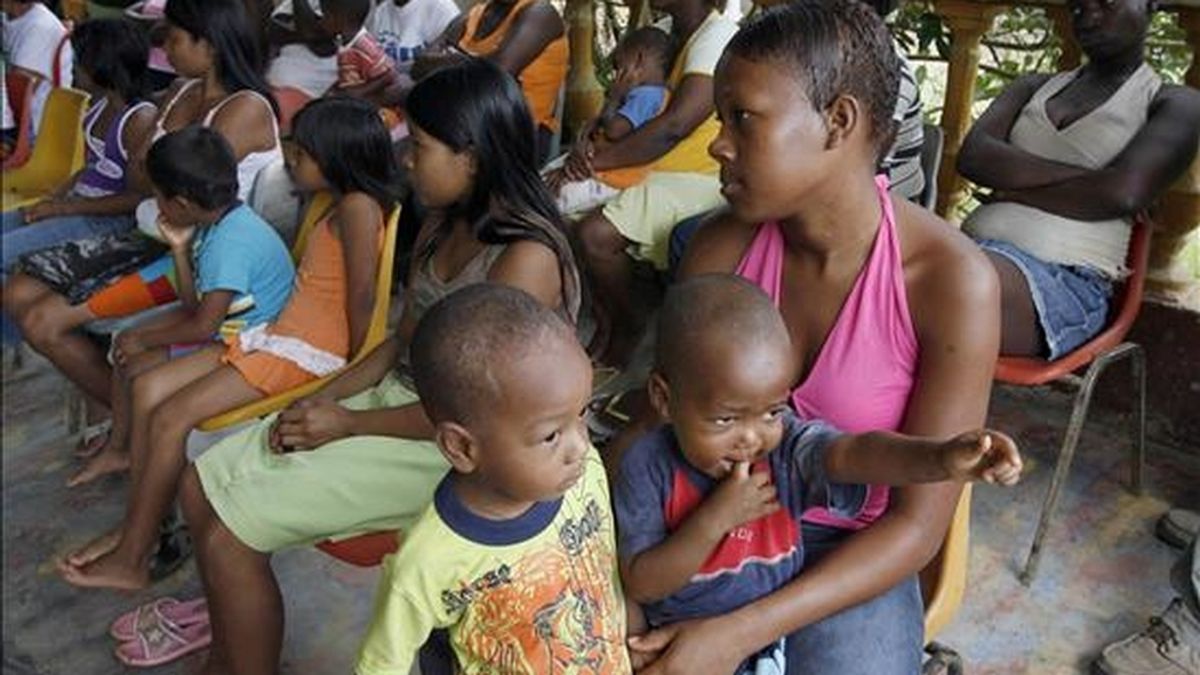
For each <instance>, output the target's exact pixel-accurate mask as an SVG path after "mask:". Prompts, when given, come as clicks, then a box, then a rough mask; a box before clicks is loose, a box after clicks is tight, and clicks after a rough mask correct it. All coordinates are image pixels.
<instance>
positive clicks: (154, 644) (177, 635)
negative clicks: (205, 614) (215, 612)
mask: <svg viewBox="0 0 1200 675" xmlns="http://www.w3.org/2000/svg"><path fill="white" fill-rule="evenodd" d="M210 644H212V626H211V625H210V624H209V623H208V622H207V621H203V622H201V623H194V624H191V625H188V626H176V625H174V624H172V623H171V622H169V621H160V622H157V623H154V624H153V625H151V626H150V627H149V628H148V629H147V630H144V631H139V632H138V634H137V637H136V638H135V639H133V640H130V641H129V642H122V643H121V644H120V645H118V646H117V649H116V651H115V652H113V654H114V655H115V656H116V657H117V660H118V661H120V662H121V663H123V664H125V665H127V666H130V667H133V668H151V667H154V666H161V665H162V664H164V663H170V662H171V661H174V660H175V659H178V658H182V657H184V656H186V655H188V654H191V653H192V652H194V651H197V650H200V649H204V648H205V647H207V646H209V645H210Z"/></svg>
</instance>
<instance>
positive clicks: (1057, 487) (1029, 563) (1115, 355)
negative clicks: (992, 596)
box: [1020, 342, 1145, 586]
mask: <svg viewBox="0 0 1200 675" xmlns="http://www.w3.org/2000/svg"><path fill="white" fill-rule="evenodd" d="M1135 354H1141V347H1140V346H1138V345H1136V344H1133V343H1130V342H1125V343H1122V344H1119V345H1117V346H1116V347H1114V348H1112V349H1110V350H1109V351H1107V352H1104V353H1103V354H1101V355H1099V356H1097V357H1096V358H1095V359H1094V360H1093V361H1092V364H1091V365H1090V366H1088V370H1087V373H1086V374H1085V375H1084V376H1083V379H1082V380H1081V381H1080V384H1079V391H1078V392H1077V393H1076V394H1075V405H1074V407H1073V409H1072V410H1071V421H1070V422H1069V423H1068V424H1067V434H1066V437H1065V438H1063V445H1062V450H1061V451H1060V452H1059V455H1058V463H1057V464H1056V465H1055V467H1054V477H1053V478H1052V479H1051V481H1050V490H1049V491H1048V492H1047V493H1046V499H1045V501H1044V502H1043V503H1042V511H1041V513H1040V514H1039V515H1038V525H1037V531H1036V532H1035V533H1034V535H1033V544H1032V545H1031V546H1030V547H1029V556H1028V557H1027V558H1026V559H1025V567H1024V569H1023V570H1022V571H1021V575H1020V579H1021V583H1022V584H1024V585H1026V586H1028V585H1030V584H1031V583H1033V577H1034V575H1035V574H1037V566H1038V562H1039V561H1040V560H1041V554H1042V540H1043V539H1044V538H1045V536H1046V530H1047V529H1049V526H1050V516H1051V515H1052V514H1053V513H1054V507H1055V506H1056V505H1057V504H1058V497H1059V494H1060V493H1061V492H1062V487H1063V484H1064V483H1066V479H1067V474H1068V473H1069V472H1070V470H1071V461H1072V460H1073V459H1074V457H1075V449H1076V447H1077V446H1078V445H1079V435H1080V434H1081V433H1082V432H1083V423H1084V422H1085V421H1086V420H1087V412H1088V408H1089V407H1090V406H1091V402H1092V390H1093V389H1094V388H1095V386H1096V381H1097V380H1098V379H1100V375H1101V374H1102V373H1103V372H1104V370H1105V369H1106V368H1108V366H1110V365H1112V364H1113V363H1114V362H1116V361H1119V360H1121V359H1123V358H1125V357H1127V356H1133V358H1134V360H1135V361H1134V362H1135V366H1134V368H1135V369H1136V368H1137V365H1136V363H1137V358H1138V357H1137V356H1134V355H1135ZM1143 365H1144V363H1143ZM1144 370H1145V369H1144V367H1143V368H1142V370H1141V371H1140V372H1143V373H1144Z"/></svg>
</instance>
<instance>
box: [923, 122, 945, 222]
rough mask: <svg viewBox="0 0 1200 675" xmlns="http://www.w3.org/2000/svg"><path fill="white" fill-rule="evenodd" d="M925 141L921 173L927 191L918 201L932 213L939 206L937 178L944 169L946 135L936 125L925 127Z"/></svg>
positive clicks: (926, 124)
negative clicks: (943, 154) (943, 155)
mask: <svg viewBox="0 0 1200 675" xmlns="http://www.w3.org/2000/svg"><path fill="white" fill-rule="evenodd" d="M924 133H925V140H924V141H923V142H922V143H921V173H922V174H924V176H925V189H923V190H921V196H920V198H919V199H918V200H917V201H918V202H919V203H920V204H921V206H924V207H925V208H927V209H929V210H930V211H932V210H933V209H934V206H935V205H936V204H937V178H938V171H940V170H941V168H942V147H943V146H944V145H945V143H946V135H945V133H944V132H943V131H942V128H941V127H939V126H937V125H936V124H929V123H928V122H926V123H925V125H924Z"/></svg>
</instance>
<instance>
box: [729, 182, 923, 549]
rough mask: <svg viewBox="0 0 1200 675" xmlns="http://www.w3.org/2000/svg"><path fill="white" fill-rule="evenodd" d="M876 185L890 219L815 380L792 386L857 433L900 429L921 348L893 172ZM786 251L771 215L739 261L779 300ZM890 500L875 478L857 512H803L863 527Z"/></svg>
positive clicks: (799, 408) (808, 412)
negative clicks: (850, 516)
mask: <svg viewBox="0 0 1200 675" xmlns="http://www.w3.org/2000/svg"><path fill="white" fill-rule="evenodd" d="M875 185H876V190H877V192H878V194H879V200H880V203H881V205H882V206H883V219H882V221H881V222H880V224H879V232H878V233H877V234H876V235H875V243H874V244H873V246H872V249H871V256H870V257H869V258H868V259H867V262H866V265H865V266H864V267H863V269H862V271H861V272H860V273H859V275H858V278H857V279H856V280H855V282H854V286H853V287H852V288H851V289H850V294H849V295H848V296H846V301H845V303H844V304H843V305H842V308H841V311H840V312H839V313H838V316H837V320H836V321H834V324H833V328H832V329H830V331H829V335H828V336H826V338H825V344H824V345H823V346H822V347H821V351H820V353H819V354H818V355H817V359H816V361H815V362H814V363H813V366H812V370H811V371H810V372H809V373H808V379H806V380H805V381H804V382H802V383H800V385H799V386H797V387H796V388H795V389H793V390H792V407H794V408H795V409H796V412H797V413H798V414H800V415H801V416H802V417H805V418H819V419H823V420H826V421H828V422H830V423H831V424H833V425H834V426H836V427H837V428H839V429H842V430H843V431H848V432H851V433H862V432H866V431H879V430H883V431H896V430H898V429H899V428H900V425H901V423H902V422H903V420H904V411H905V409H906V408H907V406H908V397H909V395H910V394H911V393H912V388H913V379H914V375H915V373H916V366H917V357H918V352H919V347H918V344H917V336H916V331H915V330H914V329H913V323H912V316H911V315H910V314H909V311H908V298H907V294H906V291H905V287H904V270H903V266H902V264H901V263H902V260H903V259H902V257H901V255H900V242H899V239H898V237H897V236H896V218H895V214H894V212H893V211H892V201H891V199H890V197H889V196H888V183H887V178H886V177H884V176H878V177H876V179H875ZM783 258H784V241H783V233H782V232H781V231H780V229H779V224H778V223H775V222H767V223H763V224H762V225H760V226H759V228H758V233H757V234H756V235H755V236H754V240H753V241H751V242H750V246H749V248H747V249H746V253H745V254H744V255H743V256H742V261H741V262H740V263H739V264H738V268H737V273H738V275H740V276H742V277H744V278H746V279H748V280H750V281H753V282H754V283H756V284H758V286H759V287H761V288H762V289H763V290H764V291H766V292H767V294H768V295H770V296H771V299H772V300H774V301H775V305H776V306H778V305H779V299H780V291H781V288H782V281H783ZM887 504H888V488H887V486H882V485H873V486H871V487H870V489H869V491H868V493H867V502H866V506H865V507H864V508H863V511H862V513H861V514H859V517H858V518H857V519H854V520H847V519H845V518H838V517H836V516H834V515H833V514H831V513H829V512H828V511H826V510H825V509H819V508H818V509H810V510H809V511H807V512H805V514H804V519H805V520H806V521H807V522H810V523H818V524H821V525H828V526H831V527H838V528H843V529H851V530H859V529H862V528H864V527H866V526H867V525H870V524H871V523H873V522H874V521H875V520H876V519H877V518H879V516H880V515H881V514H882V513H883V512H884V511H885V510H887Z"/></svg>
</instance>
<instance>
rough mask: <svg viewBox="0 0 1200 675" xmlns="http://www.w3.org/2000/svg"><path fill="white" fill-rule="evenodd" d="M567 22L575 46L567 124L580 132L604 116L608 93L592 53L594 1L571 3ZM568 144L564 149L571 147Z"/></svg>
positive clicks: (568, 7) (570, 38) (569, 85)
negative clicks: (597, 116)
mask: <svg viewBox="0 0 1200 675" xmlns="http://www.w3.org/2000/svg"><path fill="white" fill-rule="evenodd" d="M564 18H565V19H566V24H567V43H568V44H570V46H571V70H570V71H569V72H568V73H567V94H566V111H565V114H564V115H563V117H564V121H565V122H566V125H567V127H568V128H570V129H571V130H572V131H574V130H578V129H579V128H581V127H582V126H583V124H585V123H586V122H587V121H588V120H590V119H592V118H593V117H595V116H596V115H597V114H598V113H599V112H600V106H602V105H604V91H603V90H602V89H601V88H600V82H599V81H597V80H596V65H595V61H594V57H593V54H592V50H593V49H594V45H595V41H594V39H593V38H594V35H595V31H596V17H595V5H594V4H593V1H592V0H567V6H566V11H565V12H564ZM569 142H570V141H569V139H568V140H564V145H565V144H567V143H569Z"/></svg>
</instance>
